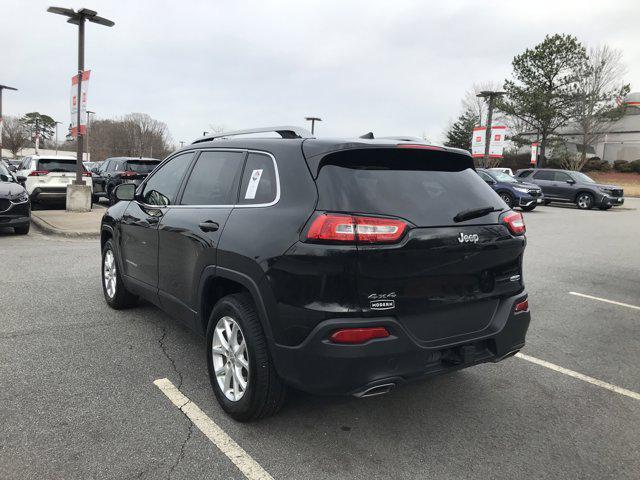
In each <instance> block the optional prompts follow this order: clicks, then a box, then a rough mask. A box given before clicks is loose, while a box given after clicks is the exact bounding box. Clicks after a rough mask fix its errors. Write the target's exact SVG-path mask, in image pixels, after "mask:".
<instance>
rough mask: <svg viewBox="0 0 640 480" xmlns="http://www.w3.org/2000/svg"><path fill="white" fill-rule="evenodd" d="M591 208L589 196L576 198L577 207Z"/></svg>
mask: <svg viewBox="0 0 640 480" xmlns="http://www.w3.org/2000/svg"><path fill="white" fill-rule="evenodd" d="M590 206H591V196H590V195H587V194H585V195H580V196H579V197H578V207H580V208H589V207H590Z"/></svg>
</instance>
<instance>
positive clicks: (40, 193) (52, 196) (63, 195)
mask: <svg viewBox="0 0 640 480" xmlns="http://www.w3.org/2000/svg"><path fill="white" fill-rule="evenodd" d="M30 197H31V200H32V201H37V202H42V201H47V200H51V201H55V200H66V199H67V187H66V186H64V187H36V188H34V189H33V191H32V192H31V195H30Z"/></svg>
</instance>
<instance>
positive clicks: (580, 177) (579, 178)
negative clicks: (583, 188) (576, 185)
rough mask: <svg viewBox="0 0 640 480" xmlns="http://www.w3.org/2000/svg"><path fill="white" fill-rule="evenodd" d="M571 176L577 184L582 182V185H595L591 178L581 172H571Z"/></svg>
mask: <svg viewBox="0 0 640 480" xmlns="http://www.w3.org/2000/svg"><path fill="white" fill-rule="evenodd" d="M571 175H572V176H573V178H574V179H576V180H577V181H578V182H583V183H596V182H595V180H593V179H592V178H591V177H588V176H587V175H585V174H584V173H582V172H571Z"/></svg>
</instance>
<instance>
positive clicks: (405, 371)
mask: <svg viewBox="0 0 640 480" xmlns="http://www.w3.org/2000/svg"><path fill="white" fill-rule="evenodd" d="M526 297H527V294H526V293H525V292H523V293H521V294H519V295H516V296H513V297H509V298H506V299H504V300H502V301H501V304H500V307H499V308H498V310H497V312H496V314H495V316H494V318H493V320H492V322H491V323H490V324H489V326H487V328H485V329H484V330H482V331H480V332H475V333H473V334H467V335H465V336H459V337H455V338H452V339H445V340H443V341H440V342H438V345H433V344H431V345H430V346H428V347H427V346H425V345H424V344H422V343H421V342H419V341H418V340H417V339H415V338H414V337H413V336H412V335H411V334H410V333H409V332H408V331H407V330H406V329H405V328H404V327H403V326H402V325H401V324H400V323H399V322H398V321H397V320H396V319H395V318H394V317H392V316H389V317H374V318H346V319H340V318H336V319H331V320H326V321H324V322H322V323H321V324H320V325H318V326H317V327H316V328H315V329H314V330H313V332H312V333H311V334H310V335H309V336H308V337H307V338H306V339H305V341H304V342H302V343H301V344H300V345H298V346H295V347H288V346H282V345H276V346H275V348H274V351H273V357H274V360H275V363H276V368H277V370H278V373H279V375H280V376H281V377H282V378H283V379H284V381H285V382H287V383H288V384H290V385H292V386H293V387H295V388H298V389H300V390H304V391H307V392H310V393H314V394H331V395H334V394H337V395H361V394H362V393H363V392H365V391H366V390H368V389H370V388H371V387H375V386H377V385H388V384H393V386H396V385H400V384H402V383H405V382H408V381H411V380H416V379H419V378H423V377H427V376H432V375H438V374H441V373H446V372H448V371H453V370H458V369H461V368H466V367H469V366H472V365H476V364H479V363H484V362H497V361H500V360H502V359H504V358H506V357H508V356H511V355H513V354H514V353H515V352H516V351H518V350H519V349H521V348H522V347H523V346H524V343H525V335H526V333H527V329H528V327H529V322H530V319H531V316H530V313H529V312H528V311H527V312H521V313H518V314H514V313H513V311H514V305H515V304H516V303H518V302H520V301H522V300H524V299H525V298H526ZM359 326H360V327H361V326H384V327H386V328H387V330H388V331H389V332H390V334H391V336H390V337H388V338H384V339H376V340H371V341H369V342H367V343H365V344H361V345H340V344H335V343H332V342H330V341H329V340H328V338H329V335H330V334H331V332H333V331H334V330H336V329H339V328H348V327H359Z"/></svg>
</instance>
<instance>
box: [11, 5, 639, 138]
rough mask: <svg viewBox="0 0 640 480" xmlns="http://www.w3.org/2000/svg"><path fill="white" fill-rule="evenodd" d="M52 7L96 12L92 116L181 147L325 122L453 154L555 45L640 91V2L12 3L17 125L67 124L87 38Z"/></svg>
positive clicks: (90, 41) (334, 128) (90, 28)
mask: <svg viewBox="0 0 640 480" xmlns="http://www.w3.org/2000/svg"><path fill="white" fill-rule="evenodd" d="M50 5H55V6H63V7H71V8H81V7H86V8H90V9H92V10H97V11H98V12H99V14H100V15H102V16H105V17H107V18H110V19H112V20H113V21H115V23H116V25H115V27H113V28H106V27H103V26H100V25H95V24H88V25H87V42H86V68H87V69H91V71H92V73H91V84H90V89H89V109H90V110H94V111H96V113H97V116H98V117H100V118H105V117H106V118H112V117H118V116H122V115H125V114H127V113H130V112H145V113H148V114H149V115H151V116H152V117H154V118H156V119H158V120H162V121H164V122H166V123H167V125H168V126H169V130H170V132H171V135H172V137H173V140H174V141H175V142H176V143H177V142H179V141H181V140H183V141H187V142H188V141H191V140H193V139H194V138H196V137H198V136H200V135H201V134H202V132H203V131H204V130H211V128H212V126H224V127H225V129H227V130H229V129H240V128H251V127H256V126H265V125H303V124H304V123H305V122H304V117H305V116H308V115H314V116H319V117H321V118H322V119H323V120H324V121H323V122H322V123H321V124H320V125H319V126H318V128H317V132H316V133H317V134H318V135H319V136H355V135H360V134H363V133H366V132H368V131H373V132H374V133H376V134H377V135H399V134H405V135H414V136H422V135H423V134H426V135H427V137H428V138H429V139H431V140H432V141H435V142H439V141H441V140H442V136H443V131H444V129H445V128H446V126H447V125H448V123H449V122H450V121H451V120H452V119H454V118H455V117H456V116H457V115H458V114H459V112H460V100H461V98H462V96H463V95H464V92H465V90H467V89H469V88H471V86H472V85H473V84H474V83H478V82H487V81H494V82H501V81H502V80H503V79H504V78H505V77H507V76H509V74H510V72H511V60H512V58H513V56H514V55H516V54H518V53H520V52H522V51H523V50H524V49H525V48H527V47H532V46H534V45H535V44H536V43H538V42H540V41H541V40H542V39H543V38H544V36H545V35H546V34H548V33H571V34H574V35H576V36H577V37H578V38H579V39H580V40H581V41H582V42H583V43H585V44H586V45H587V46H596V45H599V44H603V43H604V44H608V45H610V46H612V47H615V48H618V49H621V50H622V51H623V55H624V60H625V62H626V64H627V66H628V75H627V81H628V82H630V83H631V86H632V90H634V91H638V90H640V27H639V22H640V1H638V0H628V1H627V0H609V1H596V0H590V1H588V2H585V1H584V0H580V1H567V0H553V1H543V0H536V1H535V2H531V1H528V2H523V1H512V2H505V1H499V2H498V1H496V2H494V1H488V0H485V1H482V2H479V1H477V0H474V1H455V0H450V1H448V2H442V1H438V2H430V1H426V0H423V1H410V0H406V1H404V0H394V1H375V0H369V1H363V2H356V1H348V0H341V1H333V0H321V1H310V0H306V1H304V0H290V1H265V0H262V1H242V0H234V1H224V2H223V1H214V0H208V1H195V0H194V1H189V0H181V1H178V0H175V1H158V0H156V1H137V0H128V1H125V0H109V1H100V0H86V1H84V2H82V3H80V2H78V1H73V2H69V1H67V0H51V1H50V2H48V1H40V0H29V1H25V0H2V1H1V2H0V11H1V12H2V13H1V14H0V45H2V48H1V49H0V84H6V85H11V86H14V87H17V88H18V89H19V91H18V92H6V91H5V93H4V113H5V115H22V114H24V113H26V112H30V111H39V112H41V113H46V114H48V115H50V116H52V117H54V118H55V119H56V120H60V121H62V122H64V124H68V123H69V121H70V119H69V90H70V78H71V76H72V75H74V74H75V73H76V69H77V63H76V62H77V43H76V42H77V40H76V39H77V27H75V26H72V25H69V24H67V23H65V19H64V17H61V16H58V15H52V14H49V13H46V8H47V7H48V6H50Z"/></svg>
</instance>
